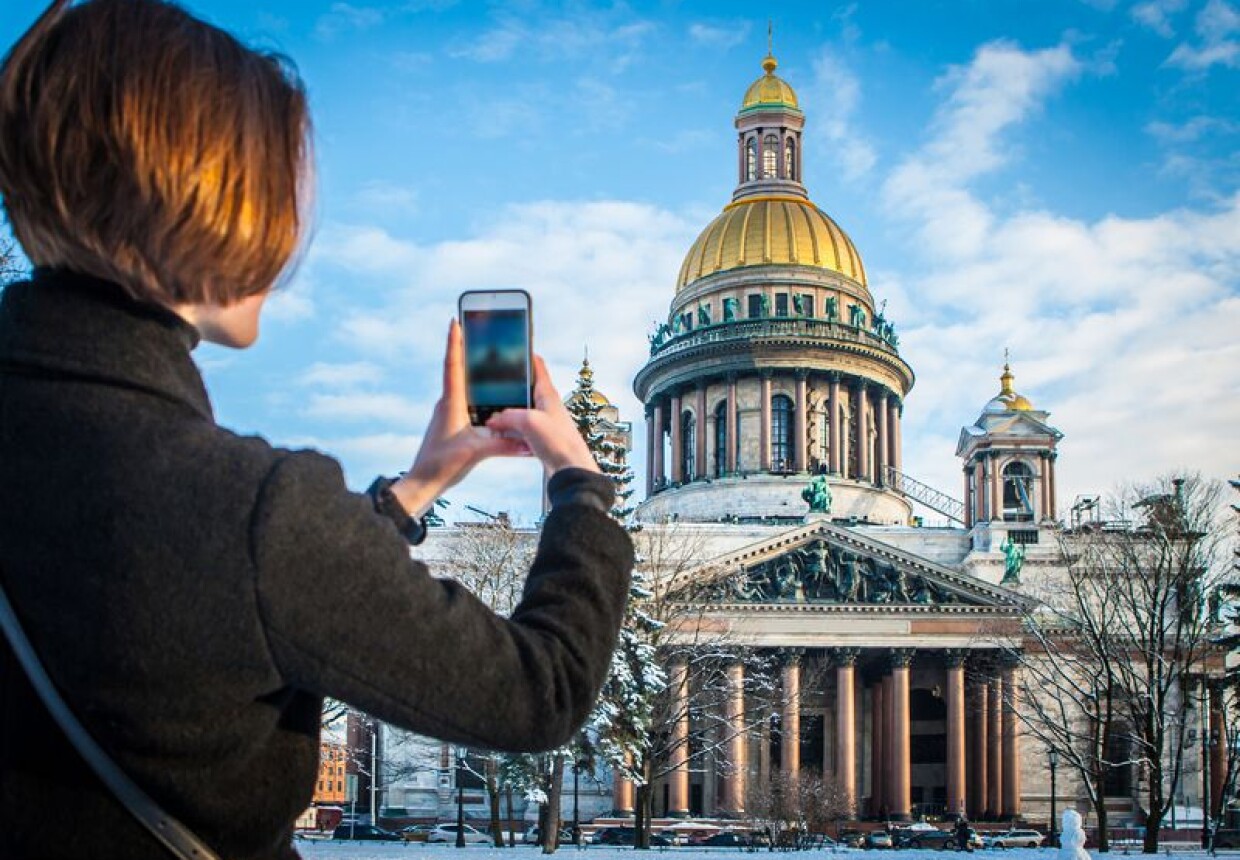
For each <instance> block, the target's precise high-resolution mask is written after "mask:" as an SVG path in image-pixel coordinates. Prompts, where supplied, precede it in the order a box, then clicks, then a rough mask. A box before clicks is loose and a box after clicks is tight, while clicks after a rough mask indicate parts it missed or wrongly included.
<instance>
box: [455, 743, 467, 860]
mask: <svg viewBox="0 0 1240 860" xmlns="http://www.w3.org/2000/svg"><path fill="white" fill-rule="evenodd" d="M456 847H457V848H464V847H465V747H457V748H456Z"/></svg>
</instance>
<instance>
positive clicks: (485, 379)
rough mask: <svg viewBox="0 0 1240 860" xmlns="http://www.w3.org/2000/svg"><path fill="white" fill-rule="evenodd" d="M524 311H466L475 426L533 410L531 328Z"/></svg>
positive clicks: (464, 325) (464, 323) (464, 321)
mask: <svg viewBox="0 0 1240 860" xmlns="http://www.w3.org/2000/svg"><path fill="white" fill-rule="evenodd" d="M528 313H529V312H528V311H526V310H524V309H515V308H514V309H509V308H505V309H502V310H500V309H496V310H468V309H466V310H462V312H461V317H462V319H461V326H462V329H463V331H462V334H463V335H464V338H465V365H466V371H467V375H468V377H469V405H470V411H471V414H472V415H473V418H474V421H475V423H482V422H483V421H486V419H487V418H489V417H490V416H491V414H493V413H495V412H499V411H501V410H503V409H507V408H509V407H527V406H529V405H530V404H529V391H530V368H529V355H530V343H529V334H530V324H529V315H528Z"/></svg>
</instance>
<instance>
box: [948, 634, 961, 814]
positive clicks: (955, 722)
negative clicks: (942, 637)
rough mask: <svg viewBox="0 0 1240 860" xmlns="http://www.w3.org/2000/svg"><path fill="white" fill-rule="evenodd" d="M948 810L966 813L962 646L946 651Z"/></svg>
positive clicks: (952, 812)
mask: <svg viewBox="0 0 1240 860" xmlns="http://www.w3.org/2000/svg"><path fill="white" fill-rule="evenodd" d="M946 656H947V677H946V678H945V681H946V684H945V687H946V690H947V695H946V697H945V698H946V700H947V762H946V770H947V774H946V775H947V780H946V783H947V812H948V814H949V815H952V814H954V815H964V814H965V793H966V792H965V775H964V774H965V771H964V658H965V652H964V651H963V650H959V649H955V650H950V651H948V652H947V655H946Z"/></svg>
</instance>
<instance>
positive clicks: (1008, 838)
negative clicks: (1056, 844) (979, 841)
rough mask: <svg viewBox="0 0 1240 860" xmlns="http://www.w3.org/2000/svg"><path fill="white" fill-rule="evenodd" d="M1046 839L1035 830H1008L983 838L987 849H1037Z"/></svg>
mask: <svg viewBox="0 0 1240 860" xmlns="http://www.w3.org/2000/svg"><path fill="white" fill-rule="evenodd" d="M1045 838H1046V837H1045V836H1043V835H1042V834H1041V833H1039V832H1038V831H1036V830H1009V831H1008V832H1007V833H992V834H990V835H989V836H987V837H984V841H985V843H986V847H987V848H1037V847H1039V846H1040V845H1041V844H1042V840H1043V839H1045Z"/></svg>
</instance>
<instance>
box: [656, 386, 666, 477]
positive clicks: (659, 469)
mask: <svg viewBox="0 0 1240 860" xmlns="http://www.w3.org/2000/svg"><path fill="white" fill-rule="evenodd" d="M664 474H665V473H664V471H663V400H662V398H659V399H658V400H656V401H655V402H654V486H656V487H661V486H663V475H664Z"/></svg>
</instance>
